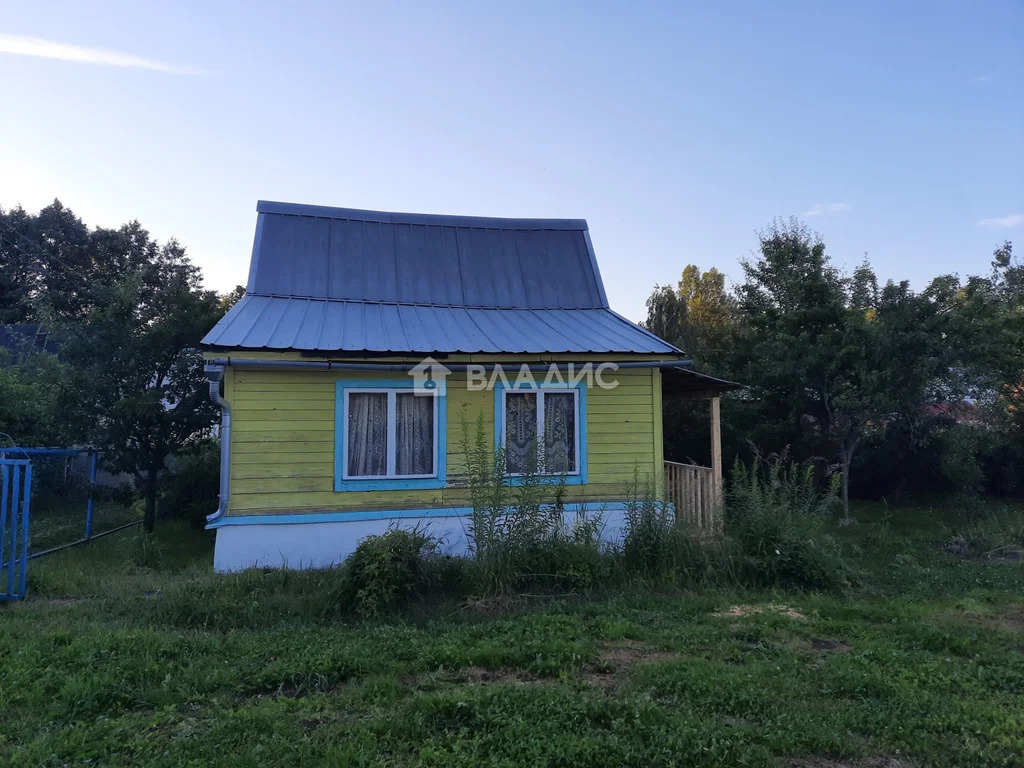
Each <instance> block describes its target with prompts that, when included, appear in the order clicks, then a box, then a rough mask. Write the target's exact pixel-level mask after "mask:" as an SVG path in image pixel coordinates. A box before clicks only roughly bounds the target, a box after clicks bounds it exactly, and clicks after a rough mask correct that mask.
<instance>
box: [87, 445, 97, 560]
mask: <svg viewBox="0 0 1024 768" xmlns="http://www.w3.org/2000/svg"><path fill="white" fill-rule="evenodd" d="M96 454H97V451H93V452H92V453H91V454H90V456H91V458H90V461H89V500H88V501H87V502H86V504H85V540H86V541H88V540H89V539H91V538H92V492H93V489H95V488H96Z"/></svg>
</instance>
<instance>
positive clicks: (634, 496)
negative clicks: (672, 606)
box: [619, 480, 708, 584]
mask: <svg viewBox="0 0 1024 768" xmlns="http://www.w3.org/2000/svg"><path fill="white" fill-rule="evenodd" d="M637 488H638V484H637V483H636V481H635V480H634V484H633V490H632V492H631V493H630V498H629V500H628V501H627V502H626V525H625V529H624V532H623V533H624V535H623V539H622V545H621V548H620V551H619V559H620V562H621V564H622V567H623V569H624V570H625V571H626V572H627V573H630V574H633V575H636V576H640V577H641V578H645V579H651V580H654V581H665V582H670V583H676V584H692V583H695V582H697V581H699V580H700V579H702V578H703V577H704V576H705V575H707V571H708V558H707V554H706V553H705V551H704V548H703V547H702V546H701V543H700V541H699V540H698V539H697V537H696V535H695V534H694V532H693V531H692V530H690V529H689V528H688V527H687V526H685V525H681V524H679V523H678V522H677V521H676V517H675V513H674V512H673V510H672V508H671V506H670V505H669V504H668V503H666V502H664V501H660V500H658V499H656V498H654V495H653V493H652V492H651V491H650V489H648V490H647V491H646V493H644V494H640V493H639V492H638V490H637Z"/></svg>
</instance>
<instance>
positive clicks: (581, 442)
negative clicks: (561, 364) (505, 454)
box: [494, 380, 587, 485]
mask: <svg viewBox="0 0 1024 768" xmlns="http://www.w3.org/2000/svg"><path fill="white" fill-rule="evenodd" d="M548 392H550V393H553V394H563V395H564V394H566V393H569V392H571V393H573V394H575V411H574V415H575V418H574V421H575V425H574V426H575V430H574V431H575V445H574V446H572V448H571V449H570V451H569V456H570V457H571V458H570V464H574V466H570V467H569V471H563V472H552V473H551V475H552V477H554V478H561V477H565V482H566V484H567V485H584V484H585V483H586V482H587V387H586V382H583V381H580V382H577V383H575V384H571V383H557V382H556V383H551V384H532V383H530V382H522V383H510V384H508V385H507V386H506V385H505V383H504V382H503V381H500V380H499V381H496V382H495V384H494V444H495V446H498V447H501V446H504V445H505V444H506V442H505V441H506V424H505V414H506V405H507V402H508V395H509V394H527V393H534V394H535V395H536V400H535V403H536V417H535V418H536V424H537V428H536V430H537V433H536V439H542V437H543V435H544V395H545V393H548ZM573 453H574V454H575V455H574V456H573ZM573 459H574V462H573ZM520 474H521V473H518V472H509V473H508V475H507V476H508V478H509V482H510V483H512V484H513V485H518V484H519V483H521V482H522V480H521V478H520Z"/></svg>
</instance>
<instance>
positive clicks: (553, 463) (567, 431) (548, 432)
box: [544, 392, 576, 474]
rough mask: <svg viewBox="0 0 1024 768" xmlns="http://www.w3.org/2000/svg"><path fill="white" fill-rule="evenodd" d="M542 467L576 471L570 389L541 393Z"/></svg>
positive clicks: (559, 472) (556, 471)
mask: <svg viewBox="0 0 1024 768" xmlns="http://www.w3.org/2000/svg"><path fill="white" fill-rule="evenodd" d="M544 471H546V472H551V473H557V474H562V473H565V472H575V471H576V397H575V395H574V394H573V393H572V392H557V393H556V392H545V393H544Z"/></svg>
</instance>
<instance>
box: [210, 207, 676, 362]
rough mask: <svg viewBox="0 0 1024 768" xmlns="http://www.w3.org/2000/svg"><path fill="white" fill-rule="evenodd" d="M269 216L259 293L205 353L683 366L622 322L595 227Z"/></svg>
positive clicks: (256, 267) (389, 216)
mask: <svg viewBox="0 0 1024 768" xmlns="http://www.w3.org/2000/svg"><path fill="white" fill-rule="evenodd" d="M256 210H257V214H258V216H257V223H256V238H255V242H254V244H253V255H252V263H251V267H250V271H249V283H248V286H247V295H246V297H245V298H243V299H242V300H241V301H240V302H238V304H236V305H235V306H234V307H233V308H232V309H231V311H230V312H228V314H227V315H226V316H225V317H224V318H223V319H221V321H220V322H219V323H218V324H217V325H216V326H215V327H214V329H213V330H212V331H210V333H209V334H207V336H206V338H204V339H203V344H204V345H205V346H209V347H217V348H222V349H224V348H236V349H281V350H283V349H297V350H310V351H316V350H320V351H347V352H466V353H469V352H496V353H500V352H508V353H513V352H531V353H532V352H537V353H540V352H643V353H657V354H681V353H680V352H679V350H678V349H676V348H675V347H673V346H671V345H670V344H668V343H667V342H664V341H662V340H661V339H659V338H658V337H656V336H654V335H653V334H651V333H650V332H648V331H646V330H644V329H643V328H640V327H639V326H637V325H635V324H633V323H631V322H629V321H628V320H626V319H625V318H623V317H621V316H620V315H618V314H616V313H615V312H612V311H611V309H610V308H609V306H608V299H607V297H606V295H605V291H604V285H603V283H602V282H601V275H600V272H599V271H598V268H597V260H596V258H595V257H594V250H593V246H592V245H591V242H590V235H589V233H588V231H587V223H586V221H583V220H576V219H495V218H478V217H472V216H437V215H426V214H408V213H386V212H381V211H362V210H355V209H351V208H325V207H322V206H308V205H293V204H290V203H272V202H264V201H261V202H259V203H258V204H257V208H256Z"/></svg>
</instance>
